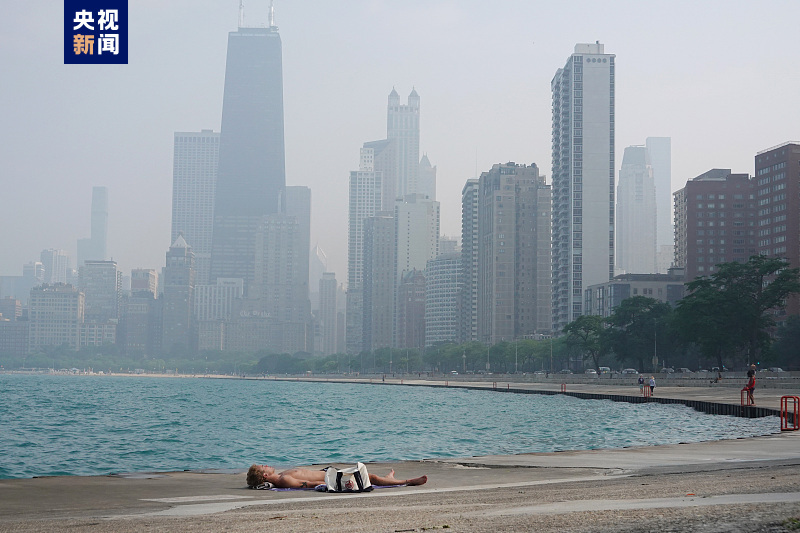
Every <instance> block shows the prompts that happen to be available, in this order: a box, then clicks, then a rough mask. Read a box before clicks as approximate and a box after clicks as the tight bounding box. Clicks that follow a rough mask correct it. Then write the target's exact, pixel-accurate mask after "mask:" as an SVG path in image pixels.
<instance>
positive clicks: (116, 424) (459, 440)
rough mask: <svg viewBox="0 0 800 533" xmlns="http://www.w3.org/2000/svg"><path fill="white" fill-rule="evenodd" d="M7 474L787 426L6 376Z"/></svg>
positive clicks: (0, 424) (625, 441)
mask: <svg viewBox="0 0 800 533" xmlns="http://www.w3.org/2000/svg"><path fill="white" fill-rule="evenodd" d="M0 428H1V429H0V478H27V477H32V476H43V475H103V474H109V473H119V472H153V471H176V470H200V469H244V468H247V467H248V466H249V465H250V464H252V463H269V464H273V465H276V466H279V467H280V466H291V465H297V464H318V463H332V462H355V461H358V460H360V461H365V462H369V461H400V460H417V459H425V458H435V457H471V456H475V455H486V454H517V453H529V452H549V451H557V450H573V449H593V448H620V447H623V446H640V445H655V444H669V443H678V442H697V441H706V440H718V439H725V438H737V437H748V436H754V435H764V434H768V433H775V432H778V431H779V429H780V428H779V420H778V418H777V417H767V418H760V419H749V418H735V417H729V416H718V415H706V414H703V413H699V412H697V411H694V410H693V409H691V408H688V407H685V406H678V405H661V404H657V403H645V404H628V403H618V402H611V401H599V400H580V399H576V398H572V397H569V396H561V395H557V396H543V395H536V394H499V393H496V392H491V391H475V390H463V389H454V388H449V389H443V388H429V387H399V386H377V385H375V386H369V385H359V384H342V383H304V382H283V381H269V380H261V381H255V380H253V381H250V380H233V379H202V378H197V379H192V378H184V379H179V378H163V379H160V378H147V377H112V376H59V375H25V374H0Z"/></svg>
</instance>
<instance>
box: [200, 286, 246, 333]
mask: <svg viewBox="0 0 800 533" xmlns="http://www.w3.org/2000/svg"><path fill="white" fill-rule="evenodd" d="M194 289H195V290H194V318H195V319H196V320H197V321H198V322H205V321H209V320H210V321H224V320H230V319H231V318H233V312H234V302H235V301H236V300H239V299H241V298H242V295H243V294H244V280H243V279H241V278H217V281H216V282H215V283H214V284H213V285H196V286H195V288H194Z"/></svg>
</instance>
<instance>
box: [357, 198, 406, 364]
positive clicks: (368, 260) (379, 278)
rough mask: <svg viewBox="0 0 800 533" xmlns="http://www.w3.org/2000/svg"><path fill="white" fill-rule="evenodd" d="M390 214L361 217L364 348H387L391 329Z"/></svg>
mask: <svg viewBox="0 0 800 533" xmlns="http://www.w3.org/2000/svg"><path fill="white" fill-rule="evenodd" d="M394 254H395V235H394V217H393V216H392V214H391V213H387V212H380V213H377V214H376V215H375V216H373V217H369V218H367V219H365V220H364V279H363V283H362V294H363V326H362V337H363V346H362V348H361V349H362V350H364V351H374V350H378V349H380V348H387V347H391V346H392V343H393V340H392V339H393V337H392V335H393V332H394V297H395V290H396V288H397V279H396V274H395V259H394Z"/></svg>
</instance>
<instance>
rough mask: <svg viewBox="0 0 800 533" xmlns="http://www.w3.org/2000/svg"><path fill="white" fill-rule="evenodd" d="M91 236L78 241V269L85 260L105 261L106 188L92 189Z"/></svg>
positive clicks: (106, 235) (106, 240)
mask: <svg viewBox="0 0 800 533" xmlns="http://www.w3.org/2000/svg"><path fill="white" fill-rule="evenodd" d="M90 235H91V236H90V237H89V238H88V239H78V267H80V266H81V265H82V264H84V263H85V262H86V261H87V260H95V261H105V259H106V258H107V255H108V251H107V247H108V188H107V187H92V221H91V234H90Z"/></svg>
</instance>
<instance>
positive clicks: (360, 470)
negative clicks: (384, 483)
mask: <svg viewBox="0 0 800 533" xmlns="http://www.w3.org/2000/svg"><path fill="white" fill-rule="evenodd" d="M325 486H326V489H327V491H328V492H369V491H371V490H372V489H373V487H372V483H370V482H369V473H368V472H367V467H366V466H364V463H356V466H351V467H350V468H342V469H337V468H333V467H329V468H328V470H326V471H325Z"/></svg>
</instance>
